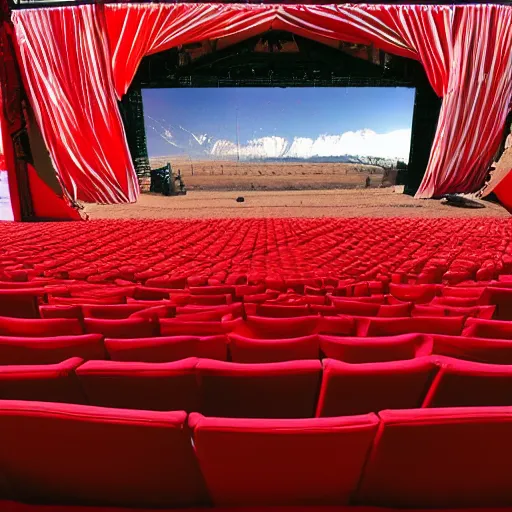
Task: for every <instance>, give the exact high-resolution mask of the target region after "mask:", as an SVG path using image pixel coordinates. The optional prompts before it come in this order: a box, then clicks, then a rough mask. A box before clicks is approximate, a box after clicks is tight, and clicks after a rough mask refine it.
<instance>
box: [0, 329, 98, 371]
mask: <svg viewBox="0 0 512 512" xmlns="http://www.w3.org/2000/svg"><path fill="white" fill-rule="evenodd" d="M70 357H80V358H82V359H84V360H89V359H105V358H106V357H107V354H106V352H105V347H104V345H103V336H101V334H83V335H81V336H56V337H53V338H19V337H3V336H2V337H0V364H5V365H9V364H11V365H12V364H52V363H60V362H61V361H64V360H65V359H69V358H70Z"/></svg>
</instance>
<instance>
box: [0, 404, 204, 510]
mask: <svg viewBox="0 0 512 512" xmlns="http://www.w3.org/2000/svg"><path fill="white" fill-rule="evenodd" d="M185 422H186V413H185V412H153V411H151V412H150V411H133V410H129V411H128V410H124V409H104V408H100V407H92V406H83V405H69V404H52V403H43V402H17V401H0V432H2V449H1V450H0V474H2V475H4V476H5V478H6V481H7V482H8V483H9V488H10V491H11V493H12V494H13V498H14V499H16V498H18V499H22V500H23V501H29V502H36V503H37V502H39V503H67V504H81V505H86V504H90V505H103V506H107V505H111V506H126V507H155V508H157V507H173V506H189V505H200V504H204V503H205V501H206V499H205V488H204V482H203V479H202V476H201V474H200V470H199V468H198V465H197V461H196V458H195V455H194V451H193V447H192V444H191V442H190V436H189V433H188V430H187V428H186V424H185Z"/></svg>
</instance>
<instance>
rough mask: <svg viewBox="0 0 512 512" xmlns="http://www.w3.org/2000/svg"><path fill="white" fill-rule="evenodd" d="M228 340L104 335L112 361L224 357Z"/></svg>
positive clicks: (220, 336) (221, 338) (213, 337)
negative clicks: (106, 336) (118, 337)
mask: <svg viewBox="0 0 512 512" xmlns="http://www.w3.org/2000/svg"><path fill="white" fill-rule="evenodd" d="M227 347H228V339H227V337H226V336H225V335H224V334H220V335H217V336H203V337H199V336H163V337H154V338H135V339H122V338H121V339H115V338H107V339H106V340H105V348H106V349H107V352H108V353H109V355H110V359H112V360H113V361H140V362H147V363H166V362H170V361H178V360H180V359H186V358H187V357H203V358H207V359H218V360H220V361H226V360H227V352H228V348H227Z"/></svg>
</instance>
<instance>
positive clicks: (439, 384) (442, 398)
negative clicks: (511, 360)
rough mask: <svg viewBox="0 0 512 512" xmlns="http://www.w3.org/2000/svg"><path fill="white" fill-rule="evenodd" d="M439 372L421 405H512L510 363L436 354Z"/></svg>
mask: <svg viewBox="0 0 512 512" xmlns="http://www.w3.org/2000/svg"><path fill="white" fill-rule="evenodd" d="M437 364H438V366H439V372H438V374H437V375H436V377H435V379H434V382H433V383H432V386H431V388H430V391H429V393H428V394H427V397H426V398H425V402H424V404H423V406H424V407H468V406H473V407H480V406H486V405H487V406H492V405H512V365H499V364H485V363H475V362H470V361H461V360H460V359H452V358H449V357H443V356H439V358H438V361H437Z"/></svg>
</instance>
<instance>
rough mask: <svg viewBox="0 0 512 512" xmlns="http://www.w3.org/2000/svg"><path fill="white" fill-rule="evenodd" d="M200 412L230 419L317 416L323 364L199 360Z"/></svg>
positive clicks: (315, 362)
mask: <svg viewBox="0 0 512 512" xmlns="http://www.w3.org/2000/svg"><path fill="white" fill-rule="evenodd" d="M196 371H197V375H198V379H199V386H200V395H201V412H202V413H203V414H205V415H207V416H222V417H228V418H310V417H313V416H314V413H315V407H316V402H317V398H318V391H319V388H320V379H321V374H322V365H321V363H320V361H319V360H315V361H289V362H283V363H267V364H238V363H225V362H221V361H212V360H209V359H203V360H200V361H199V363H198V364H197V367H196Z"/></svg>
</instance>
